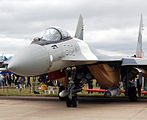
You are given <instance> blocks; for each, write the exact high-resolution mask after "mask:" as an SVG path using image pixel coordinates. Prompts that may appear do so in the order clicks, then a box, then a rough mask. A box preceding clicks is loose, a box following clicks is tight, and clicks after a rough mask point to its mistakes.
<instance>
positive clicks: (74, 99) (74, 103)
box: [72, 96, 78, 107]
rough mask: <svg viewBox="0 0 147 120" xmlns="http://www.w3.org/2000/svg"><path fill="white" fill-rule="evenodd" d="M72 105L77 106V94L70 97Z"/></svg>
mask: <svg viewBox="0 0 147 120" xmlns="http://www.w3.org/2000/svg"><path fill="white" fill-rule="evenodd" d="M72 106H73V107H77V106H78V100H77V96H73V98H72Z"/></svg>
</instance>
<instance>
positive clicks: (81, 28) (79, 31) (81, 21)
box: [75, 15, 84, 40]
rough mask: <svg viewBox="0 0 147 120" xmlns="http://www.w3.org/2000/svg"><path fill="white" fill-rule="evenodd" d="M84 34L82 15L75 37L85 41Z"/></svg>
mask: <svg viewBox="0 0 147 120" xmlns="http://www.w3.org/2000/svg"><path fill="white" fill-rule="evenodd" d="M83 32H84V29H83V17H82V15H80V17H79V21H78V25H77V28H76V33H75V37H76V38H78V39H80V40H83Z"/></svg>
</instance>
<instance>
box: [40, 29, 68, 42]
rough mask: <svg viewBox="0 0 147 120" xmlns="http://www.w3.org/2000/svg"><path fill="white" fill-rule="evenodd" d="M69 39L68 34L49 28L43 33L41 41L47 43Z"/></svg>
mask: <svg viewBox="0 0 147 120" xmlns="http://www.w3.org/2000/svg"><path fill="white" fill-rule="evenodd" d="M69 37H70V35H69V34H68V32H66V31H63V30H61V29H60V28H54V27H50V28H48V29H47V30H46V31H45V32H44V34H43V36H42V39H44V40H47V41H59V40H63V39H66V38H69Z"/></svg>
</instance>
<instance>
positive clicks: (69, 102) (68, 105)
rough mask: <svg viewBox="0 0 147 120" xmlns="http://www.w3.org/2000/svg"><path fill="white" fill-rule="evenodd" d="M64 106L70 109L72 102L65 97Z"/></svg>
mask: <svg viewBox="0 0 147 120" xmlns="http://www.w3.org/2000/svg"><path fill="white" fill-rule="evenodd" d="M66 106H67V107H71V106H72V101H71V100H70V99H69V98H68V97H67V98H66Z"/></svg>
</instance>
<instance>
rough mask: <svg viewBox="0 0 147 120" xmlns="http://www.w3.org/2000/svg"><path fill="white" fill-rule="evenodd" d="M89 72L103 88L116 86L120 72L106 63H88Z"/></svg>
mask: <svg viewBox="0 0 147 120" xmlns="http://www.w3.org/2000/svg"><path fill="white" fill-rule="evenodd" d="M88 68H89V70H90V72H91V73H92V75H93V76H94V77H95V79H96V80H97V81H98V83H99V84H100V85H101V86H102V87H104V88H106V89H107V88H110V87H112V86H116V85H118V84H119V81H120V72H119V71H116V70H114V69H113V68H112V67H110V66H109V65H107V64H98V65H89V66H88Z"/></svg>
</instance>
